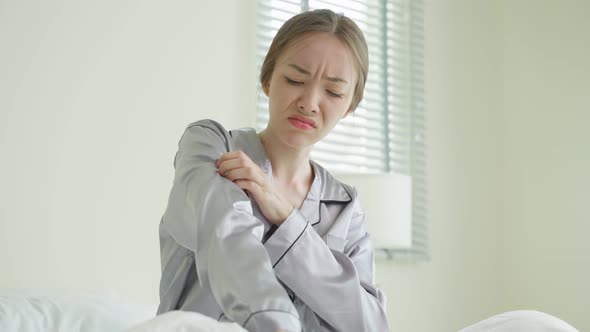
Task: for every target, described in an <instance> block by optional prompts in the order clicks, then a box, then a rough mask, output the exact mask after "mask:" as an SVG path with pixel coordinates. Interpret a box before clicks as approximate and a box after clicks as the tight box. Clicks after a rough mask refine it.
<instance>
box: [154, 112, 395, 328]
mask: <svg viewBox="0 0 590 332" xmlns="http://www.w3.org/2000/svg"><path fill="white" fill-rule="evenodd" d="M236 150H242V151H243V152H245V153H246V154H247V155H248V156H249V157H250V159H252V161H254V162H255V163H256V164H257V165H259V166H260V167H261V168H262V169H263V170H264V171H265V172H266V174H267V175H268V176H269V178H270V179H271V181H272V168H271V165H270V162H269V160H268V158H267V156H266V153H265V150H264V147H263V146H262V143H261V142H260V140H259V138H258V135H257V134H256V132H255V131H254V129H251V128H244V129H238V130H232V131H227V130H226V129H225V128H223V126H221V125H220V124H219V123H217V122H215V121H212V120H201V121H197V122H194V123H191V124H190V125H189V126H188V127H187V128H186V130H185V132H184V134H183V135H182V137H181V139H180V141H179V143H178V152H177V153H176V156H175V158H174V167H175V175H174V182H173V185H172V190H171V192H170V197H169V200H168V206H167V208H166V211H165V213H164V215H163V217H162V219H161V222H160V225H159V234H160V253H161V264H162V277H161V280H160V305H159V307H158V314H161V313H164V312H167V311H170V310H185V311H195V312H199V313H202V314H204V315H207V316H210V317H213V318H214V319H217V320H221V321H233V322H236V323H238V324H240V325H242V326H243V327H244V328H245V329H247V330H248V331H260V332H266V331H272V332H274V331H277V330H284V331H352V332H361V331H377V332H383V331H388V330H389V329H388V323H387V318H386V316H385V296H384V294H383V293H382V292H381V291H380V290H379V289H377V288H376V287H375V285H374V275H373V270H374V257H373V256H374V254H373V253H374V252H373V247H372V245H371V242H370V239H369V235H368V234H367V230H366V225H365V222H364V214H363V211H362V209H361V207H360V204H359V199H358V197H357V194H356V190H355V189H354V188H353V187H351V186H349V185H346V184H344V183H341V182H339V181H338V180H336V179H335V178H333V177H332V176H331V175H330V174H329V173H328V172H327V171H326V170H325V169H324V168H322V167H321V166H319V165H318V164H317V163H315V162H313V161H312V162H311V165H312V167H313V170H314V173H315V176H314V180H313V183H312V186H311V189H310V191H309V193H308V195H307V197H306V198H305V200H304V202H303V204H302V206H301V207H299V208H295V209H294V210H293V211H292V212H291V214H290V215H289V217H288V218H287V219H286V220H285V222H283V223H282V224H281V225H280V226H279V227H278V228H277V227H276V226H274V227H273V225H272V224H271V223H270V222H268V221H267V220H266V218H265V217H264V215H263V214H262V213H261V211H260V209H259V207H258V205H257V204H256V201H255V200H254V198H251V197H249V196H248V195H247V193H246V192H245V191H244V190H242V189H241V188H240V187H238V186H237V185H236V184H234V183H233V182H231V181H230V180H228V179H226V178H224V177H222V176H221V175H219V174H217V169H216V167H215V161H216V160H217V159H218V158H219V157H220V156H221V155H222V154H223V153H226V152H229V151H236Z"/></svg>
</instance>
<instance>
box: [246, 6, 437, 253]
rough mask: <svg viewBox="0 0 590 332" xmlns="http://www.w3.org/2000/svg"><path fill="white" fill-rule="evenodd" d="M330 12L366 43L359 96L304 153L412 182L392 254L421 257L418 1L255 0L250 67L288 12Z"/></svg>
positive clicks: (262, 118) (263, 102) (262, 110)
mask: <svg viewBox="0 0 590 332" xmlns="http://www.w3.org/2000/svg"><path fill="white" fill-rule="evenodd" d="M318 8H327V9H331V10H333V11H334V12H337V13H343V14H344V15H346V16H348V17H350V18H352V19H353V20H354V21H355V22H356V23H357V25H358V26H359V27H360V28H361V30H362V31H363V33H364V34H365V38H366V40H367V45H368V47H369V61H370V62H369V75H368V78H367V83H366V86H365V92H364V98H363V101H362V102H361V104H360V105H359V107H358V108H357V109H356V110H355V112H354V113H353V114H352V115H350V116H348V117H347V118H345V119H344V120H342V121H341V122H340V123H339V124H338V125H337V126H336V128H334V130H333V131H332V132H331V133H330V134H329V135H328V136H327V137H326V138H325V139H324V140H322V141H321V142H319V143H317V144H316V146H315V147H314V150H313V151H312V155H311V157H312V159H313V160H315V161H317V162H318V163H320V164H321V165H322V166H324V167H325V168H327V169H329V170H330V171H332V172H334V173H336V174H338V173H389V172H395V173H399V174H404V175H408V176H410V177H411V179H412V194H411V195H412V247H411V248H409V249H395V250H387V253H388V254H394V255H395V257H406V258H411V259H426V258H428V251H427V230H426V204H425V203H426V188H425V147H424V131H425V114H424V100H423V46H422V45H423V42H422V40H423V5H422V1H420V0H418V1H416V0H348V1H344V0H258V8H257V16H258V18H257V62H258V63H257V68H260V67H261V65H262V61H263V59H264V56H265V54H266V52H267V51H268V48H269V47H270V44H271V42H272V38H273V37H274V35H275V34H276V33H277V31H278V29H279V28H280V27H281V25H282V24H283V23H284V22H285V21H286V20H287V19H289V18H290V17H292V16H294V15H296V14H298V13H300V12H302V11H306V10H313V9H318ZM259 91H260V93H259V96H258V116H257V123H256V126H257V130H262V129H264V128H265V127H266V124H267V122H268V98H267V97H266V96H265V95H264V93H262V89H261V88H259Z"/></svg>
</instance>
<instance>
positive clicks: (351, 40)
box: [260, 9, 369, 111]
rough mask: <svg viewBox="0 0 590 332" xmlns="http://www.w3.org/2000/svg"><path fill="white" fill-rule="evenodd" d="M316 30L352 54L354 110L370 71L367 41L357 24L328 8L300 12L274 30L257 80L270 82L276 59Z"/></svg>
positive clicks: (352, 108) (352, 103)
mask: <svg viewBox="0 0 590 332" xmlns="http://www.w3.org/2000/svg"><path fill="white" fill-rule="evenodd" d="M316 32H327V33H331V34H333V35H334V36H336V37H337V38H338V39H340V41H342V42H343V43H344V44H346V45H347V46H348V48H349V50H350V52H351V53H352V56H353V59H354V62H355V65H356V72H357V80H356V86H355V88H354V95H353V96H352V101H351V104H350V109H351V110H353V111H354V110H355V109H356V107H357V106H358V104H359V103H360V102H361V100H362V99H363V91H364V89H365V82H366V81H367V74H368V71H369V51H368V49H367V42H366V41H365V37H364V35H363V33H362V31H361V30H360V29H359V27H358V26H357V25H356V23H354V21H352V20H351V19H350V18H348V17H346V16H344V15H342V14H336V13H334V12H333V11H331V10H329V9H317V10H313V11H308V12H303V13H301V14H298V15H295V16H293V17H292V18H290V19H289V20H288V21H287V22H285V24H283V26H282V27H281V28H280V29H279V31H278V32H277V35H276V36H275V37H274V39H273V40H272V43H271V45H270V48H269V50H268V53H267V54H266V57H265V58H264V62H263V63H262V68H261V69H260V83H261V84H262V86H263V87H264V86H265V85H266V84H268V83H269V82H270V78H271V77H272V74H273V71H274V68H275V65H276V62H277V59H278V58H279V57H280V56H281V55H282V54H283V52H284V51H285V50H286V49H288V48H289V47H290V46H291V45H293V44H294V43H295V42H297V41H298V40H300V39H302V38H303V37H306V36H308V35H310V34H312V33H316Z"/></svg>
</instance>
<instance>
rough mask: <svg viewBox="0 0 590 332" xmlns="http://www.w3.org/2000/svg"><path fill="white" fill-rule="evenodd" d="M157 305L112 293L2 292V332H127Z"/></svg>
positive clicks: (0, 317)
mask: <svg viewBox="0 0 590 332" xmlns="http://www.w3.org/2000/svg"><path fill="white" fill-rule="evenodd" d="M156 309H157V306H156V305H146V304H138V303H133V302H131V301H129V300H128V299H126V298H124V297H122V296H119V295H117V294H116V293H113V292H106V293H100V292H83V293H79V294H74V293H72V291H47V290H45V291H31V290H25V291H20V290H16V291H15V290H0V331H6V332H12V331H15V332H16V331H19V332H28V331H88V332H94V331H101V332H104V331H112V332H118V331H125V330H127V329H128V328H129V327H131V326H133V325H136V324H138V323H140V322H143V321H147V320H148V319H150V318H153V317H154V316H155V313H156Z"/></svg>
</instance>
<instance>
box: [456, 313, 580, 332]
mask: <svg viewBox="0 0 590 332" xmlns="http://www.w3.org/2000/svg"><path fill="white" fill-rule="evenodd" d="M523 331H526V332H579V331H578V330H576V329H575V328H574V327H572V326H571V325H569V324H568V323H566V322H564V321H562V320H560V319H559V318H556V317H553V316H551V315H548V314H546V313H544V312H540V311H535V310H517V311H509V312H505V313H502V314H499V315H495V316H492V317H490V318H487V319H485V320H483V321H481V322H479V323H476V324H473V325H471V326H468V327H466V328H464V329H462V330H461V331H459V332H523Z"/></svg>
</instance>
